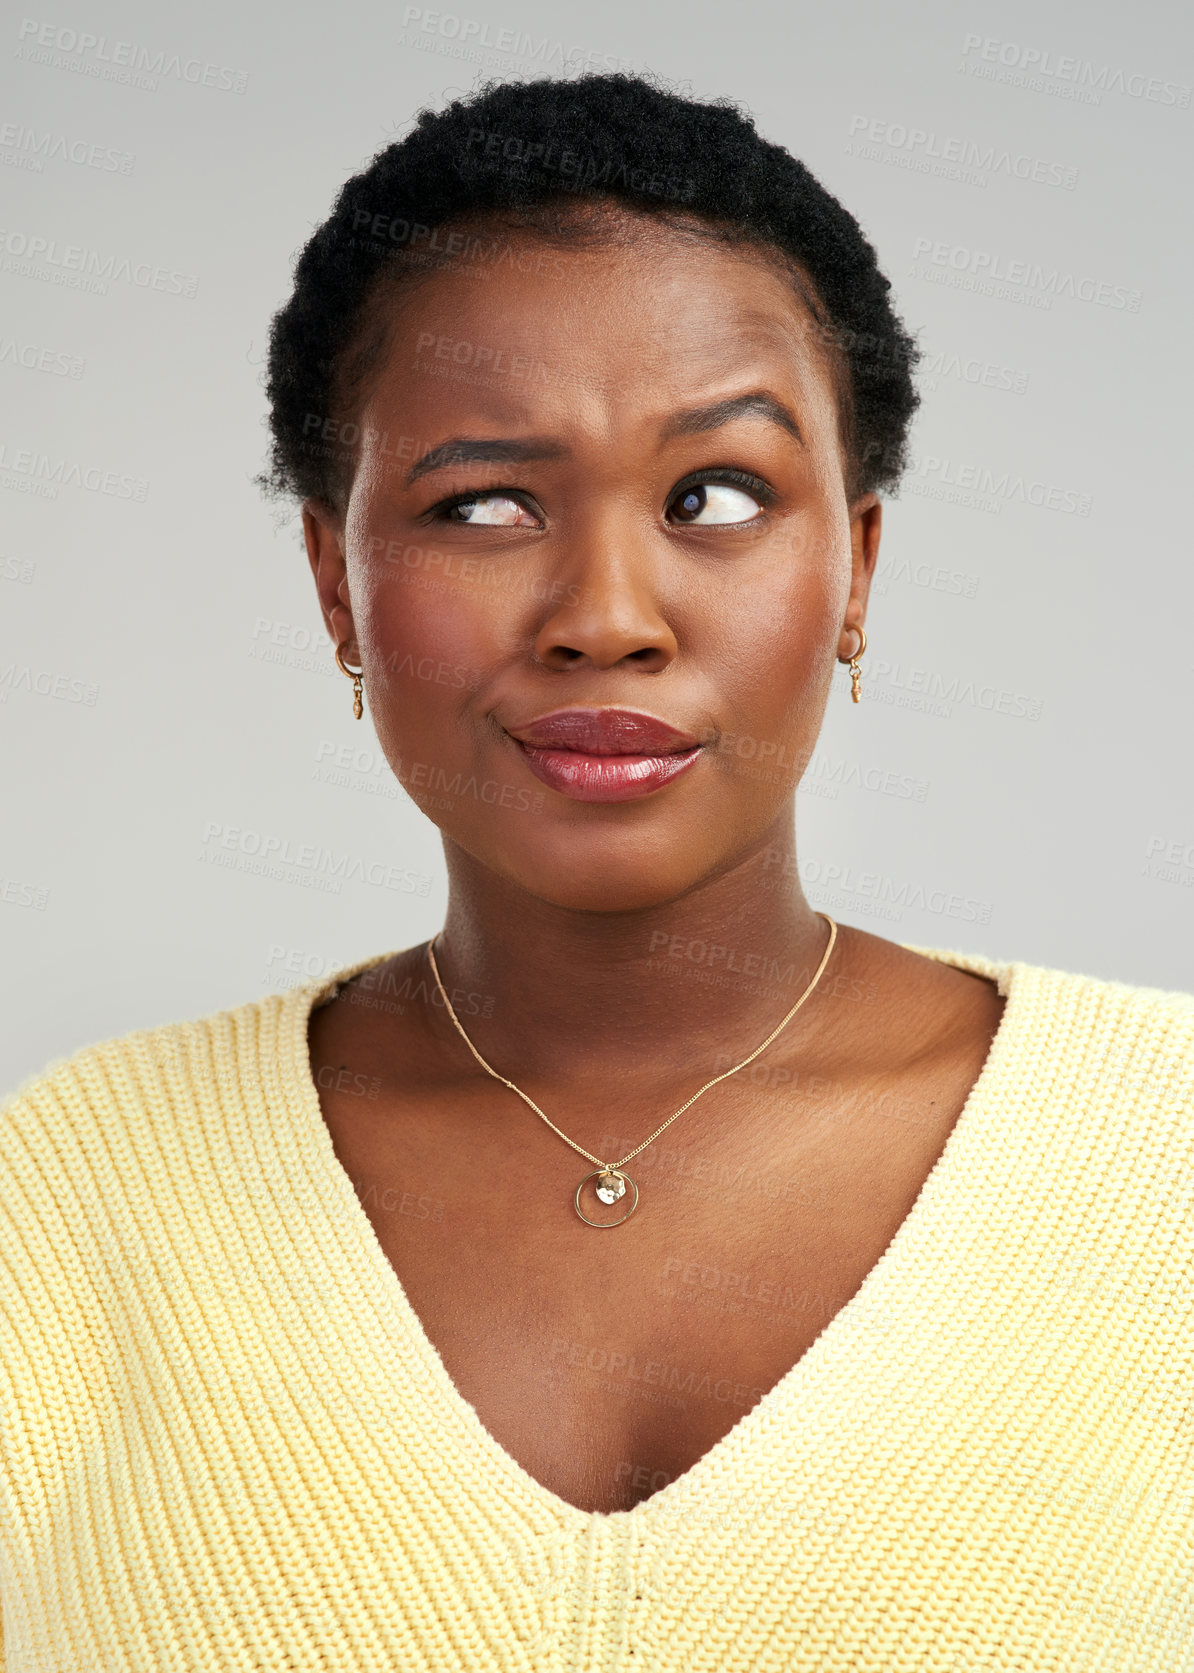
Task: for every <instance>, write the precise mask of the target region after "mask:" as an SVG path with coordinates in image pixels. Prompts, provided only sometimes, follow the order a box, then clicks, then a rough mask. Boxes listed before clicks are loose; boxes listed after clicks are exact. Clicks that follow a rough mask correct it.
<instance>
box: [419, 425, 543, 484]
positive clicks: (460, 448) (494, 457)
mask: <svg viewBox="0 0 1194 1673" xmlns="http://www.w3.org/2000/svg"><path fill="white" fill-rule="evenodd" d="M564 452H565V449H564V448H563V447H561V446H560V444H559V442H553V441H550V440H548V438H547V437H545V436H529V437H527V438H526V440H524V441H500V440H498V439H497V438H496V437H493V438H490V437H483V436H453V438H452V440H451V441H445V442H441V443H440V445H439V446H438V447H433V448H431V449H430V451H429V452H427V453H424V455H423V457H422V458H421V459H420V460H418V462H417V463H416V464H414V465H412V467H411V469H410V470H409V471H408V472H407V476H406V486H407V487H408V488H409V487H410V486H411V484H412V483H413V482H417V481H418V480H419V478H420V477H421V476H426V475H428V473H429V472H431V471H442V470H443V469H444V468H445V466H447V465H475V464H479V463H484V464H491V465H521V464H525V463H526V462H527V461H528V460H530V459H559V458H561V457H562V456H563V454H564Z"/></svg>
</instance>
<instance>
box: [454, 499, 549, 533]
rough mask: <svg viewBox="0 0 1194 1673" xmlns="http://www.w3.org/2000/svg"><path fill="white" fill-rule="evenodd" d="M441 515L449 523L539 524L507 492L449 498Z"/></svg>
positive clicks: (513, 526) (517, 526)
mask: <svg viewBox="0 0 1194 1673" xmlns="http://www.w3.org/2000/svg"><path fill="white" fill-rule="evenodd" d="M442 514H443V516H444V518H445V520H446V521H447V522H449V523H468V524H469V525H471V526H473V527H476V526H477V525H479V524H484V525H486V526H488V527H489V528H500V529H517V528H538V526H539V523H538V519H537V518H536V517H534V516H533V515H532V513H531V512H529V511H528V510H527V508H526V506H525V505H523V503H522V501H521V500H516V499H515V498H514V497H513V496H512V495H510V494H469V495H466V496H465V497H463V498H461V499H458V500H452V501H451V502H450V503H449V504H447V505H446V506H444V507H443V508H442Z"/></svg>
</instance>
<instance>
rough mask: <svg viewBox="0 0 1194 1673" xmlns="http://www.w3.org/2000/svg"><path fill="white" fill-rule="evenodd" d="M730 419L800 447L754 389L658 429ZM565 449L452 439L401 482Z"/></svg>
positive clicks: (542, 443)
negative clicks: (755, 421) (761, 426)
mask: <svg viewBox="0 0 1194 1673" xmlns="http://www.w3.org/2000/svg"><path fill="white" fill-rule="evenodd" d="M735 418H764V419H767V420H768V421H769V422H770V423H772V424H778V425H779V426H780V428H781V429H784V430H786V431H787V432H788V434H789V435H790V436H794V437H795V439H796V440H797V441H798V442H799V443H800V445H801V446H802V447H803V446H804V437H803V436H802V435H801V433H800V426H799V425H798V424H797V422H796V420H795V419H794V418H793V417H792V415H791V413H790V412H789V411H788V409H787V407H785V406H784V404H783V402H782V401H778V400H777V399H776V398H775V396H774V395H769V394H768V393H767V391H766V390H764V389H753V390H751V391H750V392H749V393H748V394H746V395H732V396H730V397H729V398H728V399H726V400H724V401H713V402H711V403H710V405H709V406H705V407H688V408H687V409H686V410H685V411H683V412H677V413H673V414H672V416H671V417H670V418H669V419H668V420H667V422H666V424H665V425H664V427H663V431H662V435H663V439H664V440H670V439H672V438H673V437H676V436H697V435H701V434H702V433H703V432H704V431H706V430H719V429H720V428H721V426H722V425H723V424H730V423H732V422H733V420H734V419H735ZM566 452H567V449H566V448H564V447H562V446H561V445H560V443H559V442H554V441H552V440H550V439H549V438H548V437H546V436H529V437H527V438H526V439H525V440H523V441H502V440H500V439H499V438H497V437H488V436H453V437H452V439H451V440H450V441H445V442H441V443H440V444H439V446H438V447H433V448H430V449H429V450H428V452H426V453H424V455H423V457H422V458H421V459H419V460H418V461H417V462H416V463H415V464H414V465H412V466H411V468H410V470H409V471H408V472H407V476H406V486H407V487H408V488H409V487H411V486H412V484H413V483H416V482H417V481H418V480H419V478H420V477H422V476H428V475H430V473H431V472H432V471H439V470H444V469H445V468H446V467H447V466H449V465H475V464H491V465H521V464H526V463H528V462H529V461H531V460H536V459H560V458H563V456H564V454H565V453H566Z"/></svg>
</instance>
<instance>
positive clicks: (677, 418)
mask: <svg viewBox="0 0 1194 1673" xmlns="http://www.w3.org/2000/svg"><path fill="white" fill-rule="evenodd" d="M735 418H766V419H769V420H770V422H771V423H772V424H778V425H779V426H780V427H781V428H782V429H784V430H786V431H787V432H788V434H789V435H790V436H794V437H795V438H796V440H797V441H798V442H799V443H800V445H801V447H803V446H804V437H803V436H802V435H801V433H800V426H799V424H797V422H796V420H795V419H794V418H793V417H792V414H791V413H790V412H789V411H788V409H787V407H785V406H784V404H783V402H782V401H778V400H776V398H775V396H774V395H769V394H768V393H767V391H766V390H765V389H752V390H751V391H750V392H749V394H746V395H732V396H730V397H729V399H728V400H725V401H714V402H713V403H712V404H711V405H710V406H707V407H690V408H688V410H687V411H686V412H678V413H675V414H673V416H672V417H671V418H670V419H669V420H668V422H667V424H666V425H665V426H664V430H663V434H664V436H665V437H670V436H696V435H700V434H701V432H702V431H704V430H719V429H720V428H721V426H722V425H723V424H729V423H731V422H732V421H733V420H734V419H735Z"/></svg>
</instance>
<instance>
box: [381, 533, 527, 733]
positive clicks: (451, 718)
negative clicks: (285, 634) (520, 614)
mask: <svg viewBox="0 0 1194 1673" xmlns="http://www.w3.org/2000/svg"><path fill="white" fill-rule="evenodd" d="M500 591H501V589H500V588H499V585H498V580H497V577H496V572H495V568H494V566H492V565H487V564H484V563H482V562H480V561H478V560H477V559H467V560H466V559H464V558H462V557H461V555H460V554H459V553H456V552H451V553H445V552H443V551H442V550H440V549H438V548H436V547H435V546H434V545H433V544H432V543H430V542H425V543H415V542H410V543H402V544H398V545H392V546H391V547H390V548H388V549H387V550H386V551H385V552H384V553H383V555H382V556H381V557H380V559H379V558H378V557H375V558H374V559H373V560H372V561H371V563H370V564H369V566H368V569H367V571H366V572H365V573H363V574H361V575H359V576H358V577H356V578H354V580H353V582H352V599H353V615H354V620H355V622H356V627H357V637H358V640H359V642H360V647H361V653H362V658H363V665H364V667H365V682H366V691H367V693H368V697H369V707H370V713H371V715H372V717H373V722H374V726H375V727H376V730H377V734H378V738H379V740H380V741H381V744H382V747H383V749H384V750H385V752H386V755H387V757H388V759H389V760H390V762H391V765H393V764H394V762H395V761H397V760H398V759H399V758H401V759H403V760H406V761H409V760H411V759H417V760H426V761H431V762H433V763H434V764H436V765H445V766H446V765H448V764H449V763H450V762H452V761H455V762H456V763H457V765H463V764H466V763H467V762H469V761H470V760H471V759H472V757H473V756H474V754H475V753H476V751H477V750H478V749H480V748H481V747H483V738H482V731H483V729H482V728H479V727H478V726H477V725H476V724H475V722H476V721H477V719H478V716H479V710H478V708H477V706H476V699H477V693H478V691H480V690H482V689H483V688H484V687H485V686H486V684H487V683H488V681H489V680H490V679H491V678H492V675H493V671H494V669H495V668H496V667H498V666H500V665H501V664H502V663H503V662H504V661H505V660H506V659H507V658H508V656H509V652H510V646H509V645H508V644H507V643H506V638H507V635H508V632H509V627H510V620H509V616H510V606H509V601H506V600H505V599H504V592H501V596H502V599H503V601H504V602H502V603H499V592H500Z"/></svg>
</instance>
